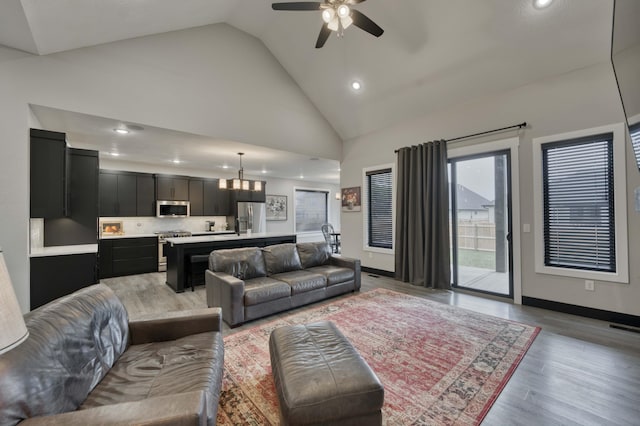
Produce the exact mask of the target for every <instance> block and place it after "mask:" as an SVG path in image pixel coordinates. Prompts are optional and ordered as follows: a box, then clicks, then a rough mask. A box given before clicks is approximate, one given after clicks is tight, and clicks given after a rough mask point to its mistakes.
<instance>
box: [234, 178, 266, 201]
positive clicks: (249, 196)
mask: <svg viewBox="0 0 640 426" xmlns="http://www.w3.org/2000/svg"><path fill="white" fill-rule="evenodd" d="M266 186H267V182H265V181H262V189H261V190H260V191H244V190H240V191H233V190H231V191H230V192H231V193H232V195H231V197H232V201H231V204H235V202H236V201H250V202H254V203H264V202H265V201H266V196H265V187H266Z"/></svg>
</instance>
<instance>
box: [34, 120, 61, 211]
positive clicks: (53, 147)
mask: <svg viewBox="0 0 640 426" xmlns="http://www.w3.org/2000/svg"><path fill="white" fill-rule="evenodd" d="M66 147H67V144H66V141H65V134H64V133H59V132H51V131H47V130H39V129H31V153H30V154H31V171H30V176H31V217H40V218H59V217H64V216H65V215H66V214H67V188H66V186H67V150H66Z"/></svg>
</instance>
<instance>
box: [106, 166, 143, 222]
mask: <svg viewBox="0 0 640 426" xmlns="http://www.w3.org/2000/svg"><path fill="white" fill-rule="evenodd" d="M100 216H101V217H133V216H155V188H154V180H153V175H151V174H145V173H133V172H122V171H117V170H100Z"/></svg>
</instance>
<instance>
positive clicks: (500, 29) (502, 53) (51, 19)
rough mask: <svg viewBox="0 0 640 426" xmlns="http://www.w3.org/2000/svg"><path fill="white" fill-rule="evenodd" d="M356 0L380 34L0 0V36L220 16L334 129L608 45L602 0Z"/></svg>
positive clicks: (594, 55) (263, 10)
mask: <svg viewBox="0 0 640 426" xmlns="http://www.w3.org/2000/svg"><path fill="white" fill-rule="evenodd" d="M355 7H356V8H357V9H358V10H360V11H361V12H363V13H365V14H366V15H367V16H368V17H369V18H371V19H372V20H374V21H375V22H376V23H377V24H378V25H380V26H381V27H382V28H383V29H384V30H385V32H384V34H383V35H382V36H381V37H380V38H375V37H373V36H371V35H369V34H367V33H365V32H364V31H361V30H360V29H358V28H355V27H351V28H348V29H347V30H345V32H344V36H343V37H342V38H337V37H336V36H335V35H333V34H332V36H331V37H330V39H329V40H328V41H327V43H326V44H325V46H324V47H323V48H322V49H315V48H314V45H315V41H316V38H317V35H318V32H319V30H320V27H321V25H322V18H321V16H320V13H319V12H317V11H313V12H282V11H273V10H272V9H271V2H270V1H267V0H180V1H175V0H136V1H130V0H92V1H87V0H83V1H81V0H46V1H45V0H3V1H2V2H0V44H3V45H6V46H9V47H12V48H15V49H19V50H23V51H26V52H30V53H33V54H36V55H47V54H51V53H54V52H61V51H65V50H70V49H76V48H81V47H87V46H92V45H97V44H101V43H108V42H113V41H118V40H124V39H128V38H133V37H140V36H146V35H152V34H157V33H162V32H168V31H174V30H179V29H186V28H190V27H195V26H202V25H208V24H214V23H227V24H229V25H232V26H234V27H236V28H238V29H240V30H242V31H245V32H247V33H249V34H251V35H253V36H255V37H257V38H258V39H260V40H261V41H262V42H263V43H264V45H265V46H266V48H267V49H268V50H269V51H270V52H271V53H272V54H273V56H274V57H275V58H276V59H277V60H278V61H279V62H280V63H281V64H282V66H283V67H284V69H285V70H286V72H288V73H289V75H290V76H291V77H292V78H293V79H294V81H295V82H296V83H297V84H298V85H299V87H300V88H301V90H302V91H303V92H304V93H305V94H306V96H308V98H309V99H310V100H311V102H313V104H315V106H316V107H317V108H318V110H319V112H320V113H321V114H322V115H323V116H324V117H325V118H326V120H327V121H328V122H329V123H330V124H331V126H332V127H333V128H334V129H335V130H336V132H337V133H338V135H339V136H340V137H341V138H342V139H343V140H349V139H351V138H355V137H360V136H363V135H366V134H369V133H371V132H375V131H377V130H380V129H383V128H386V127H389V126H392V125H395V124H397V123H401V122H402V121H403V120H407V119H412V118H416V117H420V116H422V115H425V114H428V113H429V112H431V111H435V110H438V109H442V108H446V107H448V106H452V105H455V104H458V103H463V102H466V101H468V100H470V99H476V98H480V97H483V96H486V95H490V94H492V93H497V92H500V91H504V90H509V89H511V88H514V87H518V86H521V85H524V84H527V83H529V82H532V81H536V80H540V79H544V78H546V77H549V76H552V75H557V74H562V73H566V72H569V71H572V70H575V69H579V68H583V67H586V66H589V65H592V64H595V63H599V62H603V61H607V60H608V59H609V54H610V43H611V21H612V9H613V1H608V0H555V1H554V2H553V3H552V4H551V5H550V6H549V7H547V8H544V9H536V8H535V7H534V5H533V0H483V1H471V0H429V1H425V0H403V1H389V0H368V1H366V2H363V3H360V4H358V5H357V6H355ZM257 72H259V70H257ZM354 80H358V81H359V82H361V84H362V89H361V90H360V91H358V92H356V91H354V90H352V89H351V88H350V83H351V82H352V81H354Z"/></svg>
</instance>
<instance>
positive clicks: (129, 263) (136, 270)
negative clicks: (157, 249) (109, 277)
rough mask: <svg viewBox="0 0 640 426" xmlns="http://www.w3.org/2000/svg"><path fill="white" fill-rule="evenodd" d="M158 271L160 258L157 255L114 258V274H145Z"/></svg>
mask: <svg viewBox="0 0 640 426" xmlns="http://www.w3.org/2000/svg"><path fill="white" fill-rule="evenodd" d="M157 271H158V260H157V258H155V257H140V258H135V259H119V260H116V259H114V260H113V276H114V277H120V276H123V275H135V274H144V273H147V272H157Z"/></svg>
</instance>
